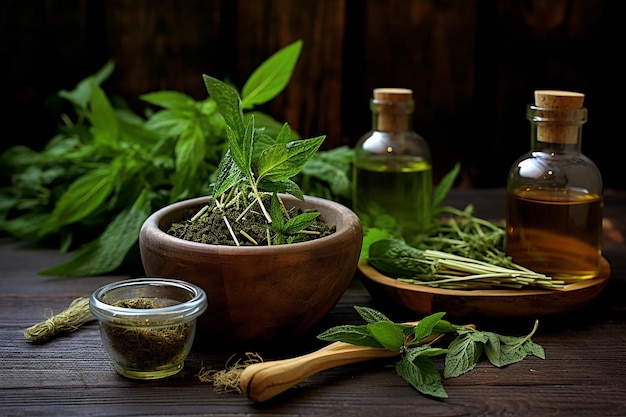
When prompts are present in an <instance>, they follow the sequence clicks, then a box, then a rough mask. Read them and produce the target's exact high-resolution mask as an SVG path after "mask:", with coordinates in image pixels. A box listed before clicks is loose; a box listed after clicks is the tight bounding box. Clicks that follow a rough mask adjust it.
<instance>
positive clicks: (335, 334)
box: [317, 325, 384, 348]
mask: <svg viewBox="0 0 626 417" xmlns="http://www.w3.org/2000/svg"><path fill="white" fill-rule="evenodd" d="M317 338H318V339H320V340H325V341H327V342H343V343H349V344H351V345H355V346H370V347H376V348H382V347H384V346H383V345H382V344H381V343H380V342H379V341H378V340H376V339H375V338H374V337H373V336H372V334H371V333H370V332H369V330H368V328H367V326H351V325H343V326H335V327H331V328H330V329H328V330H326V331H325V332H323V333H320V334H319V335H317Z"/></svg>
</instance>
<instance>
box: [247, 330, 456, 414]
mask: <svg viewBox="0 0 626 417" xmlns="http://www.w3.org/2000/svg"><path fill="white" fill-rule="evenodd" d="M443 336H444V335H443V334H433V335H432V336H430V337H429V338H428V339H427V340H425V343H434V342H436V341H437V340H439V339H440V338H442V337H443ZM399 354H400V352H395V351H392V350H389V349H385V348H374V347H368V346H355V345H351V344H348V343H343V342H334V343H331V344H330V345H328V346H326V347H323V348H321V349H319V350H316V351H315V352H312V353H308V354H306V355H303V356H298V357H295V358H291V359H283V360H277V361H268V362H261V363H255V364H253V365H249V366H248V367H246V369H244V370H243V372H242V373H241V376H240V380H239V381H240V387H241V390H242V391H243V392H244V393H245V394H246V396H247V397H248V398H249V399H251V400H252V401H254V402H263V401H267V400H269V399H270V398H272V397H274V396H276V395H278V394H280V393H281V392H284V391H286V390H287V389H289V388H291V387H292V386H294V385H296V384H297V383H298V382H301V381H303V380H305V379H306V378H308V377H310V376H311V375H314V374H316V373H318V372H321V371H324V370H326V369H330V368H334V367H337V366H342V365H347V364H350V363H354V362H360V361H365V360H371V359H378V358H391V357H394V356H398V355H399Z"/></svg>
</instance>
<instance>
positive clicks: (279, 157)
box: [257, 126, 326, 181]
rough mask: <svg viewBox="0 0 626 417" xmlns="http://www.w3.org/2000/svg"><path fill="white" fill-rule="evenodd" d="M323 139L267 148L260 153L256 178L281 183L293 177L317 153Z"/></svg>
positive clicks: (299, 141)
mask: <svg viewBox="0 0 626 417" xmlns="http://www.w3.org/2000/svg"><path fill="white" fill-rule="evenodd" d="M287 128H288V126H287ZM283 130H284V129H283ZM325 138H326V137H325V136H318V137H316V138H311V139H300V140H295V141H291V142H288V143H286V144H276V145H274V146H271V147H269V148H268V149H266V150H265V151H264V152H262V154H261V156H260V158H259V160H258V166H257V170H258V177H259V178H265V179H267V180H270V181H282V180H285V179H289V178H291V177H293V176H295V175H296V174H298V173H299V172H300V170H301V169H302V167H303V166H304V164H306V162H307V161H308V160H309V159H310V158H311V157H312V156H313V155H314V154H315V153H316V152H317V150H318V149H319V147H320V145H321V144H322V142H324V139H325Z"/></svg>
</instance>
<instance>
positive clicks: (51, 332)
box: [24, 297, 94, 342]
mask: <svg viewBox="0 0 626 417" xmlns="http://www.w3.org/2000/svg"><path fill="white" fill-rule="evenodd" d="M46 316H48V319H47V320H44V321H42V322H40V323H37V324H35V325H34V326H31V327H29V328H28V329H26V331H25V332H24V337H26V338H27V339H29V340H31V341H33V342H45V341H47V340H49V339H51V338H53V337H54V336H57V335H58V334H61V333H64V332H73V331H76V330H78V328H79V327H80V326H81V325H82V324H84V323H86V322H88V321H90V320H93V319H94V317H93V316H92V315H91V311H90V310H89V298H85V297H80V298H77V299H75V300H74V301H72V303H71V304H70V305H69V307H68V308H67V309H66V310H64V311H62V312H60V313H59V314H56V315H55V314H53V313H52V310H51V309H46Z"/></svg>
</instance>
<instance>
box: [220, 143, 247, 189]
mask: <svg viewBox="0 0 626 417" xmlns="http://www.w3.org/2000/svg"><path fill="white" fill-rule="evenodd" d="M244 179H245V175H244V174H243V172H241V170H240V169H239V167H238V166H237V164H236V163H235V161H234V160H233V157H232V156H231V153H230V150H228V151H226V153H225V154H224V156H223V157H222V159H221V160H220V163H219V166H218V168H217V179H216V181H215V184H214V185H213V199H214V200H215V199H217V198H219V197H220V196H221V195H222V194H224V193H225V192H226V191H227V190H229V189H230V188H231V187H234V186H236V185H237V184H239V183H240V182H242V181H243V180H244Z"/></svg>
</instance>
